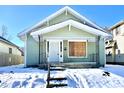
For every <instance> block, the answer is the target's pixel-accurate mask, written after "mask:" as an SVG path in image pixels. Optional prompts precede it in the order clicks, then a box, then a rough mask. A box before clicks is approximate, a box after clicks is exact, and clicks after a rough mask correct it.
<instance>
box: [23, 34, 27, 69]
mask: <svg viewBox="0 0 124 93" xmlns="http://www.w3.org/2000/svg"><path fill="white" fill-rule="evenodd" d="M24 47H25V50H24V51H25V54H24V67H26V66H27V61H26V60H27V35H26V34H25V44H24Z"/></svg>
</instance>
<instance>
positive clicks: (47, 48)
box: [47, 41, 49, 53]
mask: <svg viewBox="0 0 124 93" xmlns="http://www.w3.org/2000/svg"><path fill="white" fill-rule="evenodd" d="M47 52H48V53H49V41H47Z"/></svg>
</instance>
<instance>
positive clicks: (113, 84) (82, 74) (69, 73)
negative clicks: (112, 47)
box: [0, 65, 124, 88]
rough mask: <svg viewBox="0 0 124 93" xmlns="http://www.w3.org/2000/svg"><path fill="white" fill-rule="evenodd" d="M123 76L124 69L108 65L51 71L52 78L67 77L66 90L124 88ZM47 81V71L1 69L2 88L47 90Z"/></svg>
mask: <svg viewBox="0 0 124 93" xmlns="http://www.w3.org/2000/svg"><path fill="white" fill-rule="evenodd" d="M117 68H118V69H117ZM104 71H109V72H110V76H103V72H104ZM118 73H119V74H118ZM123 76H124V67H123V66H119V65H107V66H106V67H105V68H100V69H90V68H89V69H66V70H65V71H51V77H67V80H65V81H63V82H61V83H67V84H68V86H67V87H66V88H124V77H123ZM46 79H47V71H45V70H40V69H37V68H24V66H23V65H16V66H8V67H0V88H45V87H46ZM51 83H59V82H58V81H55V82H51Z"/></svg>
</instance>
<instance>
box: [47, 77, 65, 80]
mask: <svg viewBox="0 0 124 93" xmlns="http://www.w3.org/2000/svg"><path fill="white" fill-rule="evenodd" d="M47 80H48V79H47ZM52 80H57V81H61V80H67V78H65V77H64V78H50V79H49V81H52Z"/></svg>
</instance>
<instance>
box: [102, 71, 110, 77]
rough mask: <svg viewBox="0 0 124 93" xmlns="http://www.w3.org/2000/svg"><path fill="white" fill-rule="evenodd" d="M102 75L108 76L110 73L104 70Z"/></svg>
mask: <svg viewBox="0 0 124 93" xmlns="http://www.w3.org/2000/svg"><path fill="white" fill-rule="evenodd" d="M102 75H103V76H110V73H109V72H106V71H105V72H104V73H103V74H102Z"/></svg>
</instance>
